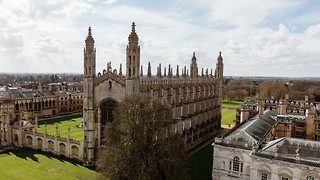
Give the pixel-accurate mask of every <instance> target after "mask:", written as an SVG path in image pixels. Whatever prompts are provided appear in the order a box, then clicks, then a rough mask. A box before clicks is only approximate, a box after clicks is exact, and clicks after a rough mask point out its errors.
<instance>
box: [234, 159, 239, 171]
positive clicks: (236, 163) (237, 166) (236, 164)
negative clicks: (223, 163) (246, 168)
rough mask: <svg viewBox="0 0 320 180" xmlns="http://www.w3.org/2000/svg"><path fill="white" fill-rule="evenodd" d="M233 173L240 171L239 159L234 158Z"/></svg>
mask: <svg viewBox="0 0 320 180" xmlns="http://www.w3.org/2000/svg"><path fill="white" fill-rule="evenodd" d="M233 171H239V158H238V157H234V158H233Z"/></svg>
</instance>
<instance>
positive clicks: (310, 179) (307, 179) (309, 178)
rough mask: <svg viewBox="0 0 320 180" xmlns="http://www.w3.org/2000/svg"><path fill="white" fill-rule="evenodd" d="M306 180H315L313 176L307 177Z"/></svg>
mask: <svg viewBox="0 0 320 180" xmlns="http://www.w3.org/2000/svg"><path fill="white" fill-rule="evenodd" d="M306 180H314V178H313V177H312V176H307V177H306Z"/></svg>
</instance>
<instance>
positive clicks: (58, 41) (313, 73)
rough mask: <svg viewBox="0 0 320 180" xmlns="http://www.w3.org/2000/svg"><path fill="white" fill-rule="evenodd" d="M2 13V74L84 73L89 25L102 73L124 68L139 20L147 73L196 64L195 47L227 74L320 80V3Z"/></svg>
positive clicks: (71, 3)
mask: <svg viewBox="0 0 320 180" xmlns="http://www.w3.org/2000/svg"><path fill="white" fill-rule="evenodd" d="M0 12H1V15H0V72H14V73H25V72H29V73H64V72H70V73H82V72H83V47H84V41H85V38H86V36H87V33H88V27H89V26H91V27H92V34H93V37H94V39H95V41H96V44H95V46H96V49H97V72H99V71H102V70H103V69H104V68H106V65H107V62H111V63H112V68H117V69H118V68H119V64H120V63H122V64H123V65H125V48H126V44H127V41H128V35H129V33H130V31H131V23H132V22H133V21H134V22H135V23H136V25H137V26H136V31H137V34H138V36H139V38H140V45H141V65H143V68H144V73H146V68H147V63H148V62H151V65H152V70H153V72H152V73H153V74H155V73H156V72H155V69H156V66H157V65H158V64H159V63H161V64H162V67H164V66H168V64H169V63H170V64H171V65H172V66H173V67H176V65H177V64H179V65H180V68H182V66H185V65H186V66H187V67H189V64H190V61H191V57H192V53H193V52H195V53H196V57H197V62H198V66H199V68H202V67H204V68H215V63H216V59H217V57H218V54H219V51H222V56H223V58H224V65H225V66H224V72H225V75H227V76H230V75H233V76H293V77H320V1H319V0H268V1H264V0H241V1H239V0H175V1H174V0H161V1H156V0H14V1H13V0H0ZM199 72H201V71H200V70H199ZM174 73H175V68H174Z"/></svg>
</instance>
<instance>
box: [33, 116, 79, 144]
mask: <svg viewBox="0 0 320 180" xmlns="http://www.w3.org/2000/svg"><path fill="white" fill-rule="evenodd" d="M81 121H82V115H74V116H68V117H59V118H55V119H49V120H43V121H39V123H38V124H39V128H38V132H42V133H44V129H45V128H44V127H45V124H47V133H48V134H50V135H56V125H58V127H59V133H60V136H61V137H65V138H67V137H68V128H69V127H70V136H71V139H75V140H79V141H83V129H82V128H79V127H78V126H79V124H81Z"/></svg>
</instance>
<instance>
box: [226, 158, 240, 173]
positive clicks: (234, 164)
mask: <svg viewBox="0 0 320 180" xmlns="http://www.w3.org/2000/svg"><path fill="white" fill-rule="evenodd" d="M229 170H230V171H231V170H232V171H235V172H243V163H242V162H240V158H239V157H238V156H235V157H234V158H233V159H232V161H230V164H229Z"/></svg>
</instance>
